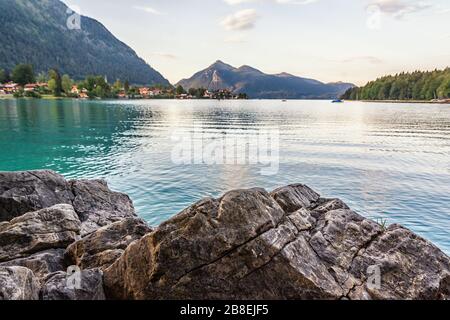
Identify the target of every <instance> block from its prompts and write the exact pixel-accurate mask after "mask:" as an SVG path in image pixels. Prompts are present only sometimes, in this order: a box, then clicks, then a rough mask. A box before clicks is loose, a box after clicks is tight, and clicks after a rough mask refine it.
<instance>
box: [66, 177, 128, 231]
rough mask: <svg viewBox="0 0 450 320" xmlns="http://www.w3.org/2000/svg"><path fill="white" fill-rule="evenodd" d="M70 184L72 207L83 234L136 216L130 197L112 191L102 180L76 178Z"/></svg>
mask: <svg viewBox="0 0 450 320" xmlns="http://www.w3.org/2000/svg"><path fill="white" fill-rule="evenodd" d="M70 185H71V190H72V192H73V194H74V196H75V198H74V200H73V207H74V208H75V211H76V212H77V213H78V215H79V217H80V220H81V222H82V227H81V234H82V235H83V236H84V235H87V234H89V233H92V232H94V231H96V230H97V229H98V228H101V227H104V226H106V225H108V224H111V223H114V222H117V221H120V220H123V219H125V218H131V217H136V214H135V211H134V207H133V203H132V201H131V200H130V198H129V197H128V196H127V195H126V194H123V193H118V192H112V191H111V190H110V189H109V188H108V185H107V183H106V182H105V181H103V180H76V181H71V182H70Z"/></svg>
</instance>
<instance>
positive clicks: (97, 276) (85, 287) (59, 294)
mask: <svg viewBox="0 0 450 320" xmlns="http://www.w3.org/2000/svg"><path fill="white" fill-rule="evenodd" d="M102 277H103V274H102V272H101V271H100V270H99V269H91V270H83V271H81V273H80V282H79V283H76V282H72V281H70V278H68V274H67V273H66V272H57V273H54V274H51V275H49V277H48V279H47V281H46V282H45V284H44V285H43V287H42V289H41V294H40V298H41V299H42V300H105V293H104V291H103V280H102Z"/></svg>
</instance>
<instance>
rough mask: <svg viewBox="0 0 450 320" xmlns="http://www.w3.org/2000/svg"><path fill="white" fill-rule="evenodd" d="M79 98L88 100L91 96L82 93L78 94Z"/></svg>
mask: <svg viewBox="0 0 450 320" xmlns="http://www.w3.org/2000/svg"><path fill="white" fill-rule="evenodd" d="M78 98H80V99H88V98H89V96H88V94H87V93H86V92H81V93H79V94H78Z"/></svg>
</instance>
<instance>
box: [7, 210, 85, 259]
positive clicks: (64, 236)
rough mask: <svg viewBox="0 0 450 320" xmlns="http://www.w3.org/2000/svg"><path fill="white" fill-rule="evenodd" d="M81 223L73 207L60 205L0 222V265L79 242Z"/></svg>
mask: <svg viewBox="0 0 450 320" xmlns="http://www.w3.org/2000/svg"><path fill="white" fill-rule="evenodd" d="M79 233H80V220H79V218H78V216H77V214H76V213H75V211H74V210H73V207H72V206H71V205H67V204H59V205H55V206H53V207H50V208H46V209H42V210H39V211H35V212H29V213H26V214H24V215H22V216H20V217H17V218H14V219H13V220H11V221H10V222H3V223H0V262H5V261H9V260H13V259H17V258H23V257H27V256H30V255H32V254H34V253H37V252H39V251H43V250H47V249H57V248H66V247H67V246H68V245H69V244H71V243H73V242H74V241H76V240H78V239H79Z"/></svg>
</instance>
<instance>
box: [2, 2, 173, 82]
mask: <svg viewBox="0 0 450 320" xmlns="http://www.w3.org/2000/svg"><path fill="white" fill-rule="evenodd" d="M71 14H73V13H71V11H70V10H68V8H67V6H66V5H65V4H64V3H62V2H61V1H59V0H0V69H5V70H8V71H11V70H12V69H13V68H14V66H15V65H16V64H19V63H29V64H32V65H33V66H34V70H35V71H36V72H41V71H42V72H46V71H48V70H49V69H51V68H57V69H58V70H59V71H60V72H61V74H69V75H70V76H71V77H72V78H75V79H83V78H85V76H87V75H91V74H94V75H102V76H107V77H108V79H109V80H110V81H115V80H116V79H121V80H122V81H125V80H128V81H129V82H131V83H134V84H162V85H168V84H169V82H168V81H167V80H166V79H164V77H163V76H161V74H160V73H158V72H157V71H155V70H154V69H152V68H151V67H150V66H149V65H148V64H147V63H146V62H145V61H144V60H142V59H141V58H139V57H138V56H137V54H136V53H135V52H134V51H133V50H132V49H131V48H130V47H128V46H127V45H126V44H124V43H123V42H121V41H119V40H118V39H117V38H116V37H114V35H112V34H111V33H110V32H109V31H108V30H107V29H106V28H105V27H104V26H103V25H102V24H101V23H99V22H98V21H96V20H94V19H91V18H88V17H84V16H83V17H81V29H70V28H68V27H67V20H68V18H69V17H70V16H71Z"/></svg>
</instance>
